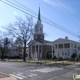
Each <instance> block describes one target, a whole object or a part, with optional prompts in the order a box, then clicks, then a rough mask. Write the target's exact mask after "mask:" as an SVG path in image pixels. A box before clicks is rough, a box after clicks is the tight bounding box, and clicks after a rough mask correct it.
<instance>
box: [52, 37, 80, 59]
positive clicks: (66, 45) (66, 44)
mask: <svg viewBox="0 0 80 80" xmlns="http://www.w3.org/2000/svg"><path fill="white" fill-rule="evenodd" d="M53 45H54V55H55V56H56V57H62V58H64V59H65V58H69V59H70V58H71V56H72V55H73V53H74V54H76V55H77V57H80V43H79V42H76V41H73V40H69V39H68V37H65V39H62V38H59V39H57V40H55V41H53Z"/></svg>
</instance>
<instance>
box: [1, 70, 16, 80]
mask: <svg viewBox="0 0 80 80" xmlns="http://www.w3.org/2000/svg"><path fill="white" fill-rule="evenodd" d="M0 80H17V79H16V78H14V77H12V76H9V75H7V74H4V73H2V72H0Z"/></svg>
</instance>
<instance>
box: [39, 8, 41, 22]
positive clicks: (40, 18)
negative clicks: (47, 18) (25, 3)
mask: <svg viewBox="0 0 80 80" xmlns="http://www.w3.org/2000/svg"><path fill="white" fill-rule="evenodd" d="M38 20H39V21H41V15H40V7H39V12H38Z"/></svg>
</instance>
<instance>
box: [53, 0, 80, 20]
mask: <svg viewBox="0 0 80 80" xmlns="http://www.w3.org/2000/svg"><path fill="white" fill-rule="evenodd" d="M54 1H55V2H56V3H57V4H59V5H60V6H62V7H63V8H65V7H64V5H62V4H61V3H60V2H59V1H57V0H54ZM65 9H66V10H67V11H68V12H70V13H71V14H72V15H73V16H74V17H76V18H77V19H78V20H80V18H79V17H77V16H76V15H75V14H73V13H72V12H71V11H69V10H68V9H67V8H65Z"/></svg>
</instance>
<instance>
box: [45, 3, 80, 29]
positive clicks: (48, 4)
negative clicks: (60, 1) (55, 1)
mask: <svg viewBox="0 0 80 80" xmlns="http://www.w3.org/2000/svg"><path fill="white" fill-rule="evenodd" d="M44 3H45V4H46V5H48V6H49V7H51V8H52V9H54V10H55V11H57V12H59V13H60V14H61V15H63V16H64V17H66V18H67V19H69V20H70V21H72V22H73V23H75V24H76V25H78V28H79V27H80V25H79V24H78V23H76V22H75V21H73V20H72V19H70V18H69V17H67V16H66V15H64V14H63V13H62V12H60V11H58V10H57V9H55V8H53V7H52V6H51V5H49V4H48V3H46V2H44Z"/></svg>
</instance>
